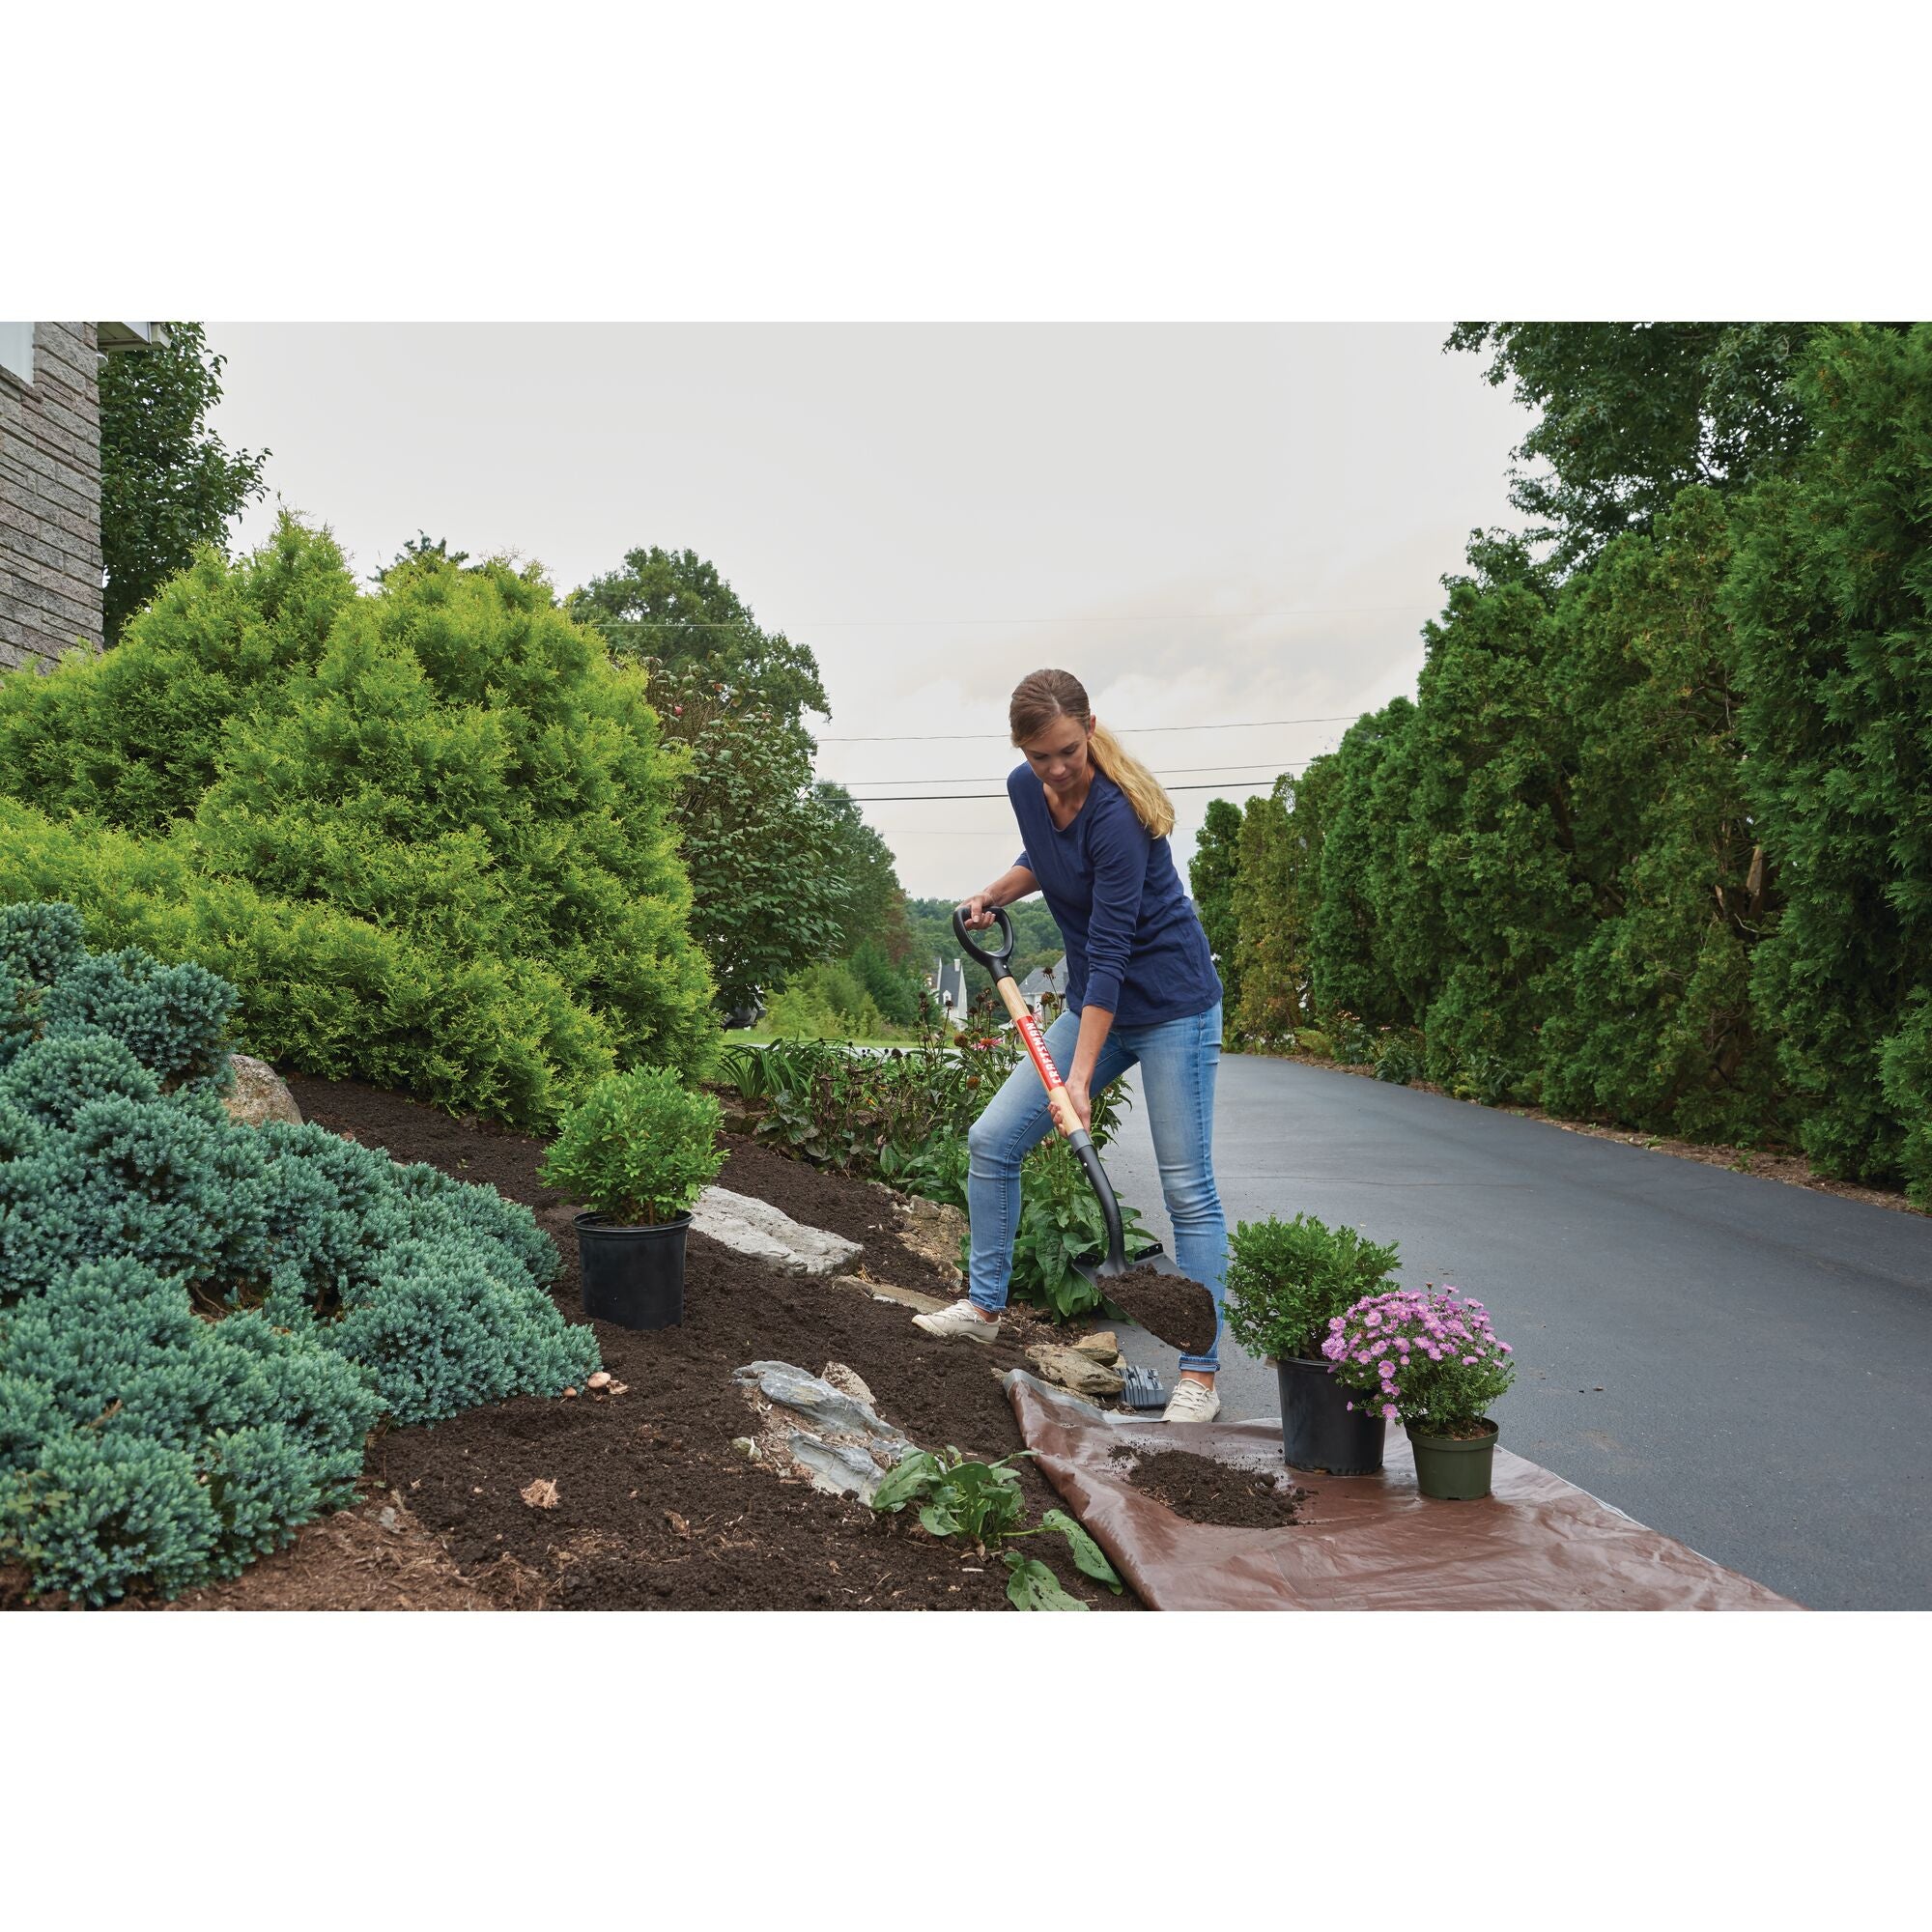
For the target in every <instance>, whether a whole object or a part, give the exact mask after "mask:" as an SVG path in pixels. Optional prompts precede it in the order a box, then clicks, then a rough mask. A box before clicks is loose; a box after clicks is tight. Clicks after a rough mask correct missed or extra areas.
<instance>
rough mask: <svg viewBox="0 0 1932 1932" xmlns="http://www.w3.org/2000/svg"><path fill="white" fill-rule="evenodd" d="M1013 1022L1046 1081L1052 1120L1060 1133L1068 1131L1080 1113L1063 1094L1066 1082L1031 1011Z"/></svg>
mask: <svg viewBox="0 0 1932 1932" xmlns="http://www.w3.org/2000/svg"><path fill="white" fill-rule="evenodd" d="M1014 1025H1015V1026H1017V1027H1018V1029H1019V1036H1020V1037H1021V1038H1022V1039H1023V1040H1025V1041H1026V1050H1027V1052H1028V1053H1029V1054H1031V1055H1032V1057H1033V1064H1034V1067H1035V1069H1036V1070H1037V1072H1038V1074H1039V1077H1040V1079H1041V1080H1042V1081H1043V1082H1044V1083H1045V1085H1046V1104H1047V1108H1048V1111H1049V1112H1050V1113H1051V1114H1052V1115H1053V1118H1054V1122H1055V1124H1056V1125H1058V1127H1059V1128H1060V1131H1061V1132H1062V1133H1064V1134H1071V1133H1072V1132H1074V1130H1075V1129H1076V1128H1077V1127H1078V1126H1079V1125H1080V1117H1079V1116H1078V1115H1077V1114H1076V1113H1075V1112H1074V1111H1073V1103H1072V1101H1070V1100H1069V1099H1068V1098H1067V1097H1066V1083H1065V1081H1064V1080H1063V1079H1061V1077H1060V1069H1059V1067H1057V1066H1056V1065H1054V1064H1053V1056H1052V1054H1050V1053H1049V1052H1047V1050H1046V1040H1045V1038H1044V1037H1042V1036H1041V1034H1040V1030H1039V1022H1038V1021H1037V1019H1035V1018H1034V1016H1033V1015H1032V1014H1031V1013H1026V1014H1023V1015H1022V1016H1021V1017H1020V1018H1019V1019H1017V1020H1016V1021H1015V1022H1014Z"/></svg>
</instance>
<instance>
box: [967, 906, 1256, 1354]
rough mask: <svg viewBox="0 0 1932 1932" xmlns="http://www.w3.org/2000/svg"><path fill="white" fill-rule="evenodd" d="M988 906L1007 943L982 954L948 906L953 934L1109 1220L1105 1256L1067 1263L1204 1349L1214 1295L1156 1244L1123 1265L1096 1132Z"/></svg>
mask: <svg viewBox="0 0 1932 1932" xmlns="http://www.w3.org/2000/svg"><path fill="white" fill-rule="evenodd" d="M989 910H990V911H991V913H992V915H993V919H994V921H995V923H997V924H998V925H999V927H1000V930H1001V932H1002V933H1003V934H1004V936H1005V943H1004V944H1003V945H1002V946H1001V947H1000V948H999V950H998V951H997V952H988V951H987V950H986V949H985V948H984V947H982V946H980V944H979V943H978V942H977V941H976V940H975V939H974V937H973V935H972V933H971V932H970V931H969V930H968V928H967V925H966V909H965V907H964V906H957V907H955V908H954V909H953V913H952V932H953V936H954V937H955V938H956V939H957V940H958V941H959V944H960V945H961V946H962V947H964V948H965V950H966V952H968V953H969V954H970V955H971V956H972V957H973V958H974V959H976V960H977V961H978V962H979V963H980V965H981V966H983V967H984V968H985V969H986V971H987V972H988V973H990V974H991V975H992V976H993V988H994V990H995V991H996V992H997V993H998V994H999V996H1000V998H1001V1000H1002V1001H1004V1002H1005V1004H1006V1009H1007V1011H1008V1012H1009V1013H1010V1014H1011V1015H1012V1021H1013V1025H1014V1026H1015V1027H1016V1028H1017V1029H1018V1030H1019V1036H1020V1038H1021V1040H1022V1041H1023V1042H1024V1043H1025V1045H1026V1050H1027V1056H1028V1058H1029V1059H1031V1060H1032V1062H1033V1065H1034V1071H1035V1072H1036V1073H1037V1074H1038V1075H1039V1077H1040V1082H1041V1084H1042V1085H1043V1086H1044V1087H1045V1089H1046V1105H1047V1111H1048V1112H1049V1113H1050V1114H1051V1115H1052V1116H1053V1124H1054V1125H1055V1126H1056V1127H1058V1128H1059V1129H1060V1131H1061V1132H1062V1133H1063V1134H1065V1136H1066V1139H1067V1142H1068V1144H1069V1145H1070V1146H1071V1147H1072V1149H1073V1151H1074V1154H1075V1155H1076V1157H1077V1158H1078V1159H1079V1162H1080V1165H1081V1166H1082V1167H1083V1168H1084V1169H1085V1170H1086V1172H1087V1179H1088V1180H1089V1181H1091V1182H1092V1183H1093V1188H1094V1194H1095V1196H1096V1197H1097V1198H1098V1200H1099V1203H1100V1213H1101V1215H1102V1217H1103V1218H1104V1219H1105V1221H1106V1223H1107V1252H1106V1254H1105V1255H1104V1256H1103V1257H1102V1258H1101V1259H1100V1260H1099V1261H1097V1262H1071V1263H1070V1265H1071V1267H1072V1268H1073V1271H1074V1272H1075V1273H1076V1274H1077V1275H1079V1276H1080V1277H1081V1279H1082V1280H1083V1281H1089V1282H1092V1283H1093V1285H1094V1287H1095V1288H1096V1289H1098V1290H1099V1292H1100V1293H1101V1294H1102V1295H1103V1296H1104V1297H1106V1298H1107V1299H1109V1300H1111V1301H1113V1302H1114V1303H1115V1305H1116V1306H1117V1307H1120V1308H1122V1309H1123V1310H1124V1311H1125V1312H1126V1314H1127V1315H1128V1317H1129V1318H1130V1319H1131V1320H1133V1321H1138V1322H1139V1323H1140V1325H1141V1326H1142V1327H1143V1328H1145V1329H1147V1330H1148V1332H1149V1333H1150V1334H1152V1335H1158V1336H1159V1337H1160V1339H1161V1340H1162V1341H1163V1342H1166V1343H1167V1344H1168V1345H1169V1346H1170V1347H1172V1348H1176V1349H1179V1350H1180V1351H1181V1352H1182V1353H1183V1354H1197V1355H1198V1354H1202V1353H1205V1352H1206V1351H1207V1350H1208V1349H1209V1348H1210V1347H1211V1346H1212V1345H1213V1341H1214V1335H1215V1331H1216V1329H1217V1327H1218V1325H1219V1317H1218V1315H1217V1314H1216V1311H1215V1308H1214V1297H1213V1296H1212V1295H1211V1294H1209V1293H1208V1291H1207V1289H1205V1288H1204V1287H1202V1285H1201V1284H1200V1283H1199V1282H1198V1281H1193V1280H1191V1279H1190V1278H1189V1277H1188V1276H1186V1275H1183V1274H1182V1273H1181V1272H1180V1270H1179V1268H1178V1267H1177V1266H1176V1265H1175V1264H1174V1262H1173V1260H1172V1258H1171V1257H1170V1256H1169V1255H1168V1254H1167V1253H1166V1251H1165V1250H1164V1249H1163V1248H1162V1247H1161V1245H1160V1243H1159V1242H1158V1241H1155V1242H1154V1243H1153V1245H1152V1246H1151V1248H1150V1249H1149V1250H1148V1251H1147V1252H1146V1253H1145V1254H1143V1255H1142V1256H1141V1258H1140V1259H1139V1260H1138V1261H1137V1262H1134V1263H1133V1264H1128V1261H1127V1254H1126V1236H1125V1233H1124V1231H1123V1230H1122V1226H1121V1204H1120V1202H1119V1201H1118V1200H1116V1199H1115V1196H1114V1188H1113V1183H1112V1182H1111V1181H1110V1180H1108V1179H1107V1170H1106V1169H1105V1168H1104V1167H1102V1166H1101V1165H1100V1154H1099V1151H1098V1150H1097V1149H1096V1148H1095V1147H1094V1136H1093V1135H1092V1134H1090V1133H1089V1132H1088V1131H1087V1129H1086V1128H1085V1127H1084V1126H1082V1125H1081V1124H1080V1116H1079V1115H1078V1114H1076V1113H1075V1112H1074V1111H1073V1102H1072V1101H1071V1100H1070V1099H1068V1098H1067V1095H1066V1083H1065V1081H1064V1080H1062V1079H1061V1077H1060V1069H1059V1068H1058V1067H1056V1066H1055V1065H1054V1064H1053V1056H1052V1055H1051V1054H1050V1053H1048V1052H1047V1050H1046V1041H1045V1039H1044V1037H1042V1036H1041V1034H1040V1030H1039V1022H1038V1021H1037V1019H1035V1018H1034V1016H1033V1014H1032V1013H1031V1012H1030V1011H1029V1010H1028V1009H1027V1003H1026V1002H1025V1000H1023V999H1022V998H1021V997H1020V989H1019V986H1018V984H1017V983H1016V982H1015V981H1014V979H1013V974H1012V956H1013V923H1012V921H1011V920H1010V919H1009V918H1008V917H1007V913H1006V909H1005V907H1003V906H993V907H991V908H989ZM1186 1289H1192V1290H1193V1293H1191V1294H1188V1293H1184V1290H1186ZM1178 1291H1180V1292H1178Z"/></svg>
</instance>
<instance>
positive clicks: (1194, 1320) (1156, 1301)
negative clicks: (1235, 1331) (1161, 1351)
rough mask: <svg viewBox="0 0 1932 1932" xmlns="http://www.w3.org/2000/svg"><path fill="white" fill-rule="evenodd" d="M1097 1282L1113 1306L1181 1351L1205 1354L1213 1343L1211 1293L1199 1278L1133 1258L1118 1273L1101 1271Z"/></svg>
mask: <svg viewBox="0 0 1932 1932" xmlns="http://www.w3.org/2000/svg"><path fill="white" fill-rule="evenodd" d="M1099 1286H1100V1289H1101V1291H1102V1292H1103V1293H1105V1294H1106V1297H1107V1299H1108V1300H1109V1301H1111V1302H1113V1303H1114V1305H1115V1306H1116V1307H1117V1308H1119V1309H1121V1310H1122V1312H1123V1313H1124V1314H1126V1315H1128V1316H1129V1317H1131V1318H1132V1320H1134V1321H1138V1322H1139V1323H1140V1325H1141V1326H1142V1327H1143V1328H1145V1329H1146V1330H1147V1331H1148V1333H1149V1334H1150V1335H1154V1336H1157V1337H1158V1338H1159V1339H1160V1340H1161V1341H1163V1342H1165V1343H1166V1344H1167V1345H1168V1347H1169V1348H1171V1349H1179V1350H1180V1352H1181V1353H1182V1354H1183V1355H1205V1354H1206V1353H1207V1352H1208V1350H1209V1349H1211V1348H1212V1347H1213V1346H1214V1335H1215V1331H1216V1329H1217V1328H1218V1326H1219V1321H1218V1318H1217V1317H1216V1315H1215V1312H1214V1297H1213V1295H1211V1294H1210V1293H1208V1290H1207V1289H1206V1288H1204V1287H1203V1286H1202V1285H1201V1283H1200V1282H1198V1281H1192V1280H1190V1279H1189V1278H1188V1277H1187V1276H1186V1275H1184V1274H1163V1273H1162V1272H1161V1270H1160V1269H1159V1268H1158V1267H1156V1266H1155V1265H1154V1264H1153V1263H1152V1262H1137V1263H1136V1264H1134V1265H1133V1266H1132V1267H1130V1268H1128V1269H1126V1270H1125V1272H1123V1273H1122V1274H1110V1275H1103V1276H1102V1277H1100V1280H1099Z"/></svg>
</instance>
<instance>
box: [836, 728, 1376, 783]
mask: <svg viewBox="0 0 1932 1932" xmlns="http://www.w3.org/2000/svg"><path fill="white" fill-rule="evenodd" d="M1361 715H1362V714H1361V713H1360V712H1359V711H1338V712H1336V713H1335V714H1334V715H1333V716H1332V717H1328V718H1235V719H1230V720H1229V721H1228V722H1227V723H1226V724H1222V725H1109V726H1108V729H1109V730H1111V731H1113V732H1114V734H1115V735H1116V736H1117V737H1122V738H1129V737H1131V738H1139V737H1142V736H1145V735H1146V734H1147V733H1148V732H1150V731H1258V730H1260V729H1261V728H1262V727H1263V726H1264V725H1352V724H1353V723H1354V722H1355V720H1356V719H1357V718H1359V717H1360V716H1361ZM1006 737H1007V734H1006V733H1005V732H1003V731H874V732H869V733H867V735H865V736H863V737H857V738H830V737H828V738H820V739H819V740H818V741H817V742H818V743H819V744H821V745H886V744H890V743H892V742H893V741H894V740H895V739H898V740H901V741H903V742H904V743H906V744H908V745H936V744H939V743H940V742H941V741H942V740H944V741H948V742H951V741H953V740H957V739H963V738H977V739H979V740H980V742H981V743H982V744H983V743H984V742H985V741H986V740H987V739H989V738H998V739H1000V740H1001V742H1002V743H1004V742H1005V741H1006ZM861 782H862V783H863V782H864V781H863V780H862V781H861Z"/></svg>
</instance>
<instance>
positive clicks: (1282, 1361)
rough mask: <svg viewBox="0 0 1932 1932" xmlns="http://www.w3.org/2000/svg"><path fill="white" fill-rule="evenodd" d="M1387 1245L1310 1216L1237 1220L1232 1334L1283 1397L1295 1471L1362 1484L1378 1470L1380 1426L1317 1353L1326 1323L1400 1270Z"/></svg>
mask: <svg viewBox="0 0 1932 1932" xmlns="http://www.w3.org/2000/svg"><path fill="white" fill-rule="evenodd" d="M1396 1260H1397V1253H1396V1249H1395V1246H1394V1245H1393V1243H1391V1244H1390V1245H1388V1246H1383V1245H1381V1244H1379V1243H1378V1242H1375V1241H1371V1240H1368V1239H1366V1238H1365V1237H1364V1236H1362V1235H1360V1234H1359V1233H1357V1232H1356V1230H1354V1229H1353V1228H1330V1227H1328V1226H1327V1225H1326V1224H1325V1223H1323V1222H1321V1221H1318V1220H1317V1219H1316V1218H1315V1216H1314V1215H1312V1214H1297V1215H1295V1217H1294V1218H1293V1220H1292V1221H1283V1220H1280V1219H1277V1218H1276V1217H1275V1216H1273V1215H1270V1216H1269V1217H1268V1219H1266V1220H1265V1221H1243V1222H1241V1223H1240V1225H1239V1226H1238V1227H1236V1230H1235V1232H1234V1235H1233V1236H1232V1237H1231V1238H1230V1240H1229V1242H1228V1289H1227V1299H1226V1303H1225V1306H1224V1307H1223V1309H1222V1316H1223V1319H1224V1320H1225V1321H1226V1322H1227V1325H1228V1332H1229V1333H1230V1334H1231V1335H1233V1336H1234V1337H1235V1339H1236V1341H1237V1342H1239V1343H1240V1344H1241V1346H1242V1347H1243V1348H1244V1349H1246V1350H1248V1351H1249V1352H1250V1353H1251V1354H1256V1355H1260V1356H1261V1357H1262V1358H1263V1359H1264V1360H1267V1361H1272V1362H1273V1363H1274V1365H1275V1378H1276V1380H1277V1382H1278V1383H1279V1385H1280V1388H1281V1440H1282V1455H1283V1458H1284V1460H1285V1461H1287V1462H1288V1463H1290V1464H1291V1465H1292V1466H1293V1467H1294V1468H1297V1469H1320V1470H1323V1471H1325V1472H1326V1473H1328V1474H1330V1475H1336V1476H1354V1475H1366V1474H1369V1473H1370V1472H1372V1471H1374V1470H1377V1469H1379V1468H1380V1467H1381V1465H1382V1440H1383V1435H1384V1433H1385V1428H1384V1424H1383V1421H1382V1418H1381V1417H1380V1416H1379V1415H1376V1414H1371V1413H1369V1412H1368V1411H1366V1410H1364V1409H1363V1408H1361V1407H1360V1406H1357V1407H1356V1408H1353V1409H1350V1406H1349V1395H1348V1391H1347V1390H1346V1389H1344V1388H1343V1387H1342V1386H1341V1384H1340V1383H1339V1382H1338V1381H1337V1380H1336V1379H1335V1376H1334V1373H1333V1365H1332V1364H1331V1363H1329V1362H1328V1361H1326V1360H1325V1359H1324V1358H1323V1357H1322V1354H1321V1343H1322V1341H1323V1339H1324V1338H1325V1337H1326V1335H1327V1333H1328V1324H1329V1322H1330V1321H1332V1320H1333V1319H1334V1318H1336V1317H1337V1316H1340V1315H1342V1314H1343V1313H1345V1312H1346V1311H1347V1310H1348V1309H1349V1308H1350V1307H1351V1306H1353V1304H1354V1303H1355V1302H1357V1301H1359V1300H1360V1299H1361V1298H1362V1297H1363V1296H1364V1295H1368V1294H1374V1293H1376V1292H1377V1291H1378V1289H1380V1288H1382V1287H1384V1286H1393V1283H1391V1282H1388V1281H1387V1279H1386V1278H1387V1277H1388V1275H1389V1273H1390V1271H1391V1270H1392V1269H1393V1268H1394V1266H1395V1265H1396Z"/></svg>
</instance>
